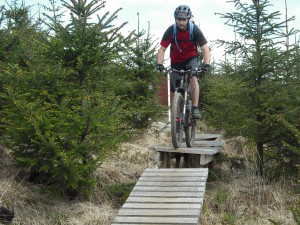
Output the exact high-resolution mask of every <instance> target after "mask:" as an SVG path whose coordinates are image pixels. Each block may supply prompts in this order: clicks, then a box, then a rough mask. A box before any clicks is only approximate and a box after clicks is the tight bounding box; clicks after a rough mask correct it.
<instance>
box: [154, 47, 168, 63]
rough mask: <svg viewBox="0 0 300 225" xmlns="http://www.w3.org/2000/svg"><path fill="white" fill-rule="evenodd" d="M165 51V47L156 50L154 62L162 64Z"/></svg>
mask: <svg viewBox="0 0 300 225" xmlns="http://www.w3.org/2000/svg"><path fill="white" fill-rule="evenodd" d="M165 51H166V49H165V48H163V47H161V48H160V49H159V50H158V52H157V55H156V62H157V64H163V62H164V57H165Z"/></svg>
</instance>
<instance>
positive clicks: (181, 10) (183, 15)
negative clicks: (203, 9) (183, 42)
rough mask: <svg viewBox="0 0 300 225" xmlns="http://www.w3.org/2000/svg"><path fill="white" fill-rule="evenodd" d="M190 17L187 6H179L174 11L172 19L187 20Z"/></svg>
mask: <svg viewBox="0 0 300 225" xmlns="http://www.w3.org/2000/svg"><path fill="white" fill-rule="evenodd" d="M191 16H192V11H191V9H190V7H188V6H187V5H180V6H178V7H177V8H176V9H175V12H174V17H175V19H176V18H179V19H189V18H190V17H191Z"/></svg>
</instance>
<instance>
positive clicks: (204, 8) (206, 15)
mask: <svg viewBox="0 0 300 225" xmlns="http://www.w3.org/2000/svg"><path fill="white" fill-rule="evenodd" d="M23 1H25V3H26V5H35V4H37V3H38V2H40V3H41V2H42V3H43V4H46V3H47V1H46V0H43V1H42V0H23ZM286 1H287V6H288V16H289V17H291V16H296V20H295V22H293V23H290V27H294V28H296V29H299V26H300V3H299V0H286ZM20 2H21V0H20ZM57 2H59V0H57ZM242 2H245V3H247V2H248V3H251V2H252V0H242ZM269 2H270V3H271V4H272V5H273V6H272V7H270V8H269V10H270V12H274V11H277V10H279V11H280V12H281V13H282V18H283V19H284V15H285V0H270V1H269ZM178 5H188V6H189V7H190V8H191V10H192V14H193V15H194V18H195V22H196V24H197V25H200V29H201V30H202V32H203V33H204V35H205V37H206V38H207V40H208V41H209V45H211V44H212V43H213V41H214V40H216V39H224V40H233V38H234V33H233V32H232V28H230V27H229V26H227V25H224V23H225V20H224V19H221V18H220V16H218V15H215V13H227V12H232V11H233V10H234V4H233V3H229V2H227V1H226V0H185V1H183V0H107V1H106V7H105V8H104V9H102V10H100V11H99V14H100V15H102V14H103V13H105V12H106V11H110V12H114V11H115V10H117V9H118V8H123V9H122V10H121V11H120V12H119V13H118V19H117V20H116V21H114V23H116V25H117V24H121V23H123V22H125V21H128V24H127V25H126V27H125V28H124V29H123V32H125V33H126V32H129V31H131V30H134V29H137V27H138V23H137V18H138V17H137V13H139V19H140V29H147V27H148V21H149V22H150V26H151V28H150V33H151V34H153V35H154V38H155V39H158V42H159V41H160V39H161V38H162V35H163V33H164V31H165V30H166V29H167V27H168V26H170V25H171V24H173V23H174V16H173V14H174V10H175V8H176V7H177V6H178ZM223 54H224V53H223V49H217V48H216V47H215V48H214V49H213V51H212V56H213V58H215V59H220V58H222V55H223Z"/></svg>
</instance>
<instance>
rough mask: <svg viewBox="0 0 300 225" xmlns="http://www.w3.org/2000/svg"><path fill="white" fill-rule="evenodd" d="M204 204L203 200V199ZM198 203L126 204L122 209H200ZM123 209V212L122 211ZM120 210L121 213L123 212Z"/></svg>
mask: <svg viewBox="0 0 300 225" xmlns="http://www.w3.org/2000/svg"><path fill="white" fill-rule="evenodd" d="M201 200H202V202H203V199H201ZM202 202H201V203H202ZM200 207H201V206H199V204H198V203H172V204H170V203H159V204H158V203H137V202H125V204H124V205H123V207H122V209H124V208H129V209H199V208H200ZM122 209H121V210H122ZM121 210H120V211H121Z"/></svg>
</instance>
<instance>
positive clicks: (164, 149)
mask: <svg viewBox="0 0 300 225" xmlns="http://www.w3.org/2000/svg"><path fill="white" fill-rule="evenodd" d="M221 137H222V135H220V134H196V137H195V142H194V146H193V147H192V148H188V147H187V146H186V145H185V143H184V142H183V143H182V145H181V147H180V148H176V149H175V148H174V147H173V146H162V145H152V146H149V147H148V148H149V150H154V151H155V152H156V153H157V157H156V158H157V161H162V166H161V167H163V168H169V167H170V160H171V156H172V155H173V156H174V155H177V156H178V155H179V156H180V155H183V156H184V158H185V166H184V167H191V168H194V167H201V166H205V165H207V164H208V163H209V162H211V161H212V160H213V156H214V155H215V154H216V153H218V152H220V150H221V148H222V146H223V142H221V141H217V139H218V138H221ZM176 153H179V154H176ZM176 167H178V163H177V166H176Z"/></svg>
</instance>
